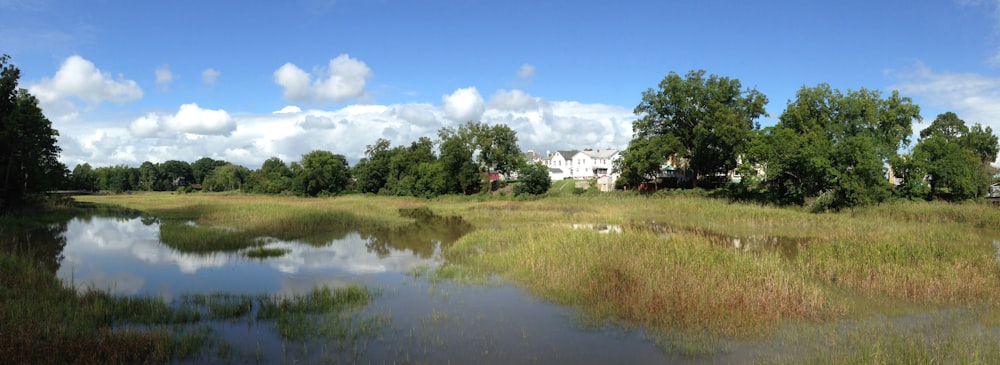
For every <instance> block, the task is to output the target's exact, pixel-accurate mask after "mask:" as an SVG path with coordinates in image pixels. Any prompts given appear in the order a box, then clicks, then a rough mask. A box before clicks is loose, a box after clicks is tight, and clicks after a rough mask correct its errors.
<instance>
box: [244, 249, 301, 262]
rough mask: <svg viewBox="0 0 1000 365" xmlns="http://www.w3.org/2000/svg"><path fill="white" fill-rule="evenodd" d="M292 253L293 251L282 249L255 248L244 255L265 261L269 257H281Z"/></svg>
mask: <svg viewBox="0 0 1000 365" xmlns="http://www.w3.org/2000/svg"><path fill="white" fill-rule="evenodd" d="M289 252H292V250H291V249H287V248H280V247H254V248H251V249H249V250H246V251H245V252H244V253H243V254H244V255H246V256H247V257H249V258H254V259H264V258H268V257H281V256H284V255H285V254H287V253H289Z"/></svg>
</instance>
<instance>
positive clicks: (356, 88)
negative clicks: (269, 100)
mask: <svg viewBox="0 0 1000 365" xmlns="http://www.w3.org/2000/svg"><path fill="white" fill-rule="evenodd" d="M314 73H315V75H313V74H310V73H308V72H306V71H303V70H302V69H301V68H299V67H298V66H296V65H295V64H292V63H290V62H289V63H286V64H284V65H282V66H281V67H280V68H278V69H277V70H276V71H274V82H275V83H276V84H278V85H280V86H281V87H282V88H284V89H285V92H284V98H285V99H286V100H289V101H294V102H303V103H315V104H329V103H338V102H342V101H345V100H348V99H360V98H364V97H366V94H365V84H366V83H367V82H368V79H369V78H371V76H372V71H371V69H370V68H368V65H366V64H365V63H364V62H362V61H360V60H358V59H355V58H351V56H349V55H347V54H342V55H340V56H337V58H334V59H332V60H330V63H329V65H328V66H327V68H325V69H322V68H319V69H316V70H315V71H314ZM314 79H315V80H314Z"/></svg>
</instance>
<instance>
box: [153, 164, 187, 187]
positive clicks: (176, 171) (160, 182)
mask: <svg viewBox="0 0 1000 365" xmlns="http://www.w3.org/2000/svg"><path fill="white" fill-rule="evenodd" d="M157 172H159V174H160V176H159V179H157V184H156V190H158V191H169V190H174V189H176V188H177V187H178V185H177V184H175V183H179V182H180V181H181V180H183V181H184V183H186V184H191V183H192V182H193V181H194V171H193V170H191V165H190V164H188V163H187V162H186V161H178V160H167V161H164V162H163V163H161V164H159V165H158V166H157Z"/></svg>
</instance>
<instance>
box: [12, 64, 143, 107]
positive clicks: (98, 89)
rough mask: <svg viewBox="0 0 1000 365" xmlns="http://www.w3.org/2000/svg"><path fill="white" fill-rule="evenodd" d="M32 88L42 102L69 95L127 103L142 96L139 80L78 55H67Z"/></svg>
mask: <svg viewBox="0 0 1000 365" xmlns="http://www.w3.org/2000/svg"><path fill="white" fill-rule="evenodd" d="M29 91H30V92H31V93H32V94H33V95H35V96H36V97H38V100H39V101H40V102H42V103H46V102H55V101H59V100H62V99H65V98H67V97H75V98H77V99H79V100H82V101H85V102H88V103H92V104H98V103H101V102H104V101H112V102H116V103H125V102H128V101H132V100H137V99H141V98H142V88H140V87H139V84H138V83H136V82H135V81H133V80H127V79H125V78H124V76H122V75H119V76H118V77H117V78H115V77H112V76H111V74H109V73H107V72H104V71H101V70H99V69H98V68H97V67H96V66H95V65H94V63H93V62H90V61H88V60H86V59H84V58H83V57H80V56H78V55H74V56H70V57H69V58H67V59H66V60H65V61H63V63H62V65H61V66H60V67H59V71H57V72H56V74H55V76H53V77H52V78H45V79H42V81H40V82H38V83H37V84H34V85H31V86H30V87H29Z"/></svg>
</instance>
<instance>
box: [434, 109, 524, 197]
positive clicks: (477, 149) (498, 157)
mask: <svg viewBox="0 0 1000 365" xmlns="http://www.w3.org/2000/svg"><path fill="white" fill-rule="evenodd" d="M438 137H440V138H441V143H442V145H443V144H444V142H445V141H447V140H452V139H455V140H458V141H460V142H462V143H463V144H465V146H466V148H467V149H468V150H469V151H471V152H472V158H473V159H474V161H475V162H476V164H477V165H478V169H479V175H480V176H481V181H482V183H483V186H484V187H486V188H487V189H489V188H490V184H489V173H490V172H491V171H495V172H498V173H500V174H504V175H510V173H512V172H516V171H518V170H519V169H520V168H521V166H523V165H524V154H523V153H521V148H520V147H518V145H517V132H515V131H514V130H512V129H510V127H508V126H507V125H505V124H495V125H492V126H490V125H487V124H485V123H482V122H473V121H469V122H466V123H465V124H462V125H459V126H458V128H442V129H441V130H439V131H438Z"/></svg>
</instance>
